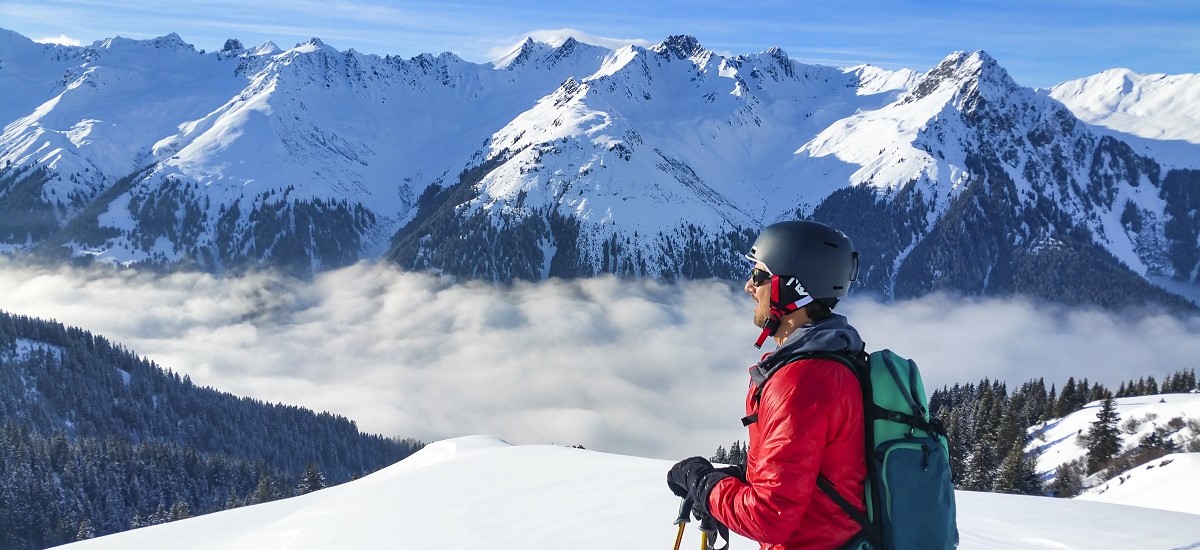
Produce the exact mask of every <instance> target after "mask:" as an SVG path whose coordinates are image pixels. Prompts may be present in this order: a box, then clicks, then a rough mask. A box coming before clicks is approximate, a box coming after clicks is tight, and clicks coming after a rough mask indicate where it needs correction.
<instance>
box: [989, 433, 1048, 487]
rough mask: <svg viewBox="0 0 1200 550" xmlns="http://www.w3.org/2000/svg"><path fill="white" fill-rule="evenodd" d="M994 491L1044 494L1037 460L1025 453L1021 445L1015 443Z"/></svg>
mask: <svg viewBox="0 0 1200 550" xmlns="http://www.w3.org/2000/svg"><path fill="white" fill-rule="evenodd" d="M992 491H994V492H997V493H1010V494H1016V495H1040V494H1042V482H1041V481H1040V480H1039V479H1038V474H1037V460H1036V459H1035V458H1032V457H1029V456H1027V455H1026V454H1025V449H1023V448H1022V446H1021V445H1013V447H1012V450H1011V451H1009V453H1008V456H1006V457H1004V462H1002V463H1000V472H999V474H998V475H997V476H996V483H995V484H994V485H993V486H992Z"/></svg>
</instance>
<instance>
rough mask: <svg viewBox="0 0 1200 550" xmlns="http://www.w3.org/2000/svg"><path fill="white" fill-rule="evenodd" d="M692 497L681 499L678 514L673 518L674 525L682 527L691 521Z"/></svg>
mask: <svg viewBox="0 0 1200 550" xmlns="http://www.w3.org/2000/svg"><path fill="white" fill-rule="evenodd" d="M692 504H693V502H692V497H683V501H682V502H680V503H679V514H678V515H676V516H675V525H683V524H685V523H687V522H689V521H691V520H692V518H691V516H692Z"/></svg>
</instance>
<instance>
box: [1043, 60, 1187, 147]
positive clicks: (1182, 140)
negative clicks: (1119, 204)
mask: <svg viewBox="0 0 1200 550" xmlns="http://www.w3.org/2000/svg"><path fill="white" fill-rule="evenodd" d="M1042 93H1045V94H1047V95H1049V96H1050V97H1052V98H1054V99H1056V100H1058V101H1061V102H1062V103H1063V104H1064V105H1066V106H1067V108H1068V109H1070V110H1071V112H1072V113H1074V114H1075V116H1077V117H1079V119H1080V120H1083V121H1084V122H1087V123H1089V124H1094V125H1096V126H1099V127H1102V128H1104V129H1107V130H1109V131H1108V132H1105V133H1108V134H1110V135H1113V136H1114V137H1117V138H1118V139H1121V140H1122V141H1125V142H1127V143H1129V144H1130V145H1131V146H1133V147H1134V148H1135V149H1136V150H1139V151H1140V152H1142V153H1143V154H1146V155H1149V156H1151V157H1154V159H1155V160H1158V161H1160V162H1164V163H1166V164H1169V165H1173V166H1180V167H1190V168H1200V74H1181V75H1165V74H1139V73H1135V72H1133V71H1131V70H1129V69H1109V70H1107V71H1104V72H1101V73H1099V74H1096V75H1092V76H1089V77H1086V78H1081V79H1078V80H1072V81H1069V82H1063V83H1062V84H1059V85H1057V86H1054V87H1052V88H1050V89H1049V90H1043V91H1042Z"/></svg>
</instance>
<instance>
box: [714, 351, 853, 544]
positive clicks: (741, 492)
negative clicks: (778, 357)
mask: <svg viewBox="0 0 1200 550" xmlns="http://www.w3.org/2000/svg"><path fill="white" fill-rule="evenodd" d="M754 391H755V388H754V386H753V384H751V387H750V392H749V394H748V395H747V396H746V414H747V415H751V414H754V413H756V412H757V413H758V421H757V422H755V423H753V424H751V425H750V426H749V430H750V444H749V451H748V452H747V456H746V482H745V483H743V482H742V481H741V480H739V479H737V478H732V477H730V478H726V479H722V480H721V481H719V482H718V483H717V484H716V485H715V486H713V489H712V492H711V493H709V500H708V503H709V511H710V512H711V513H712V515H713V516H714V517H716V518H717V519H718V520H719V521H721V523H724V524H725V525H726V526H727V527H729V529H730V530H732V531H734V532H736V533H739V534H741V535H744V536H746V537H748V538H750V539H753V540H756V541H759V542H761V543H762V548H763V549H764V550H766V549H770V550H797V549H831V548H837V547H838V546H840V545H841V544H843V543H845V542H846V541H847V540H849V539H850V537H852V536H854V534H855V533H857V532H858V531H859V525H858V523H856V522H855V521H854V520H853V519H851V518H850V516H849V515H848V514H846V512H845V511H843V510H842V509H841V508H839V507H838V505H837V503H835V502H834V501H833V500H832V499H830V498H829V495H826V494H825V493H824V492H823V491H821V490H820V489H819V488H817V474H823V475H824V476H825V477H826V478H827V479H829V481H830V482H832V483H833V486H834V487H836V488H837V490H838V493H839V494H841V495H842V496H843V497H844V498H846V499H847V500H848V501H850V502H852V503H855V504H857V505H858V506H859V508H860V509H863V505H862V502H863V482H864V479H865V478H866V475H867V467H866V458H865V453H864V452H863V445H864V443H863V437H864V436H863V404H862V390H861V389H860V388H859V384H858V380H857V379H856V378H855V376H854V373H852V372H851V371H850V369H848V368H846V366H845V365H842V364H841V363H838V362H836V361H832V360H828V359H801V360H799V361H795V362H793V363H791V364H789V365H786V366H784V367H782V368H781V369H779V370H778V371H777V372H775V374H774V375H773V376H772V377H771V379H770V381H768V382H767V383H766V384H765V385H764V387H763V391H762V395H761V397H760V399H759V402H758V403H757V404H756V403H755V402H754Z"/></svg>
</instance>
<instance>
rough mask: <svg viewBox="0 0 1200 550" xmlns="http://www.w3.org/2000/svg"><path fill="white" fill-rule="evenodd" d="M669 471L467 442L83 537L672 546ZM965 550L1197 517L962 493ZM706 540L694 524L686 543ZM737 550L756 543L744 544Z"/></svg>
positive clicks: (1135, 534)
mask: <svg viewBox="0 0 1200 550" xmlns="http://www.w3.org/2000/svg"><path fill="white" fill-rule="evenodd" d="M670 465H671V462H670V461H665V460H653V459H646V458H638V457H632V456H622V455H612V454H605V453H598V452H594V451H587V450H580V449H574V448H569V447H559V446H548V445H530V446H512V445H509V444H507V443H505V442H504V441H501V440H499V439H496V438H494V437H487V436H468V437H461V438H457V439H450V440H445V441H439V442H436V443H433V444H431V445H429V446H427V447H426V448H424V449H423V450H421V451H419V452H417V453H416V454H414V455H412V456H410V457H409V458H407V459H405V460H403V461H401V462H399V463H397V464H395V465H393V466H391V467H388V468H385V469H383V470H380V471H379V472H376V473H374V474H372V475H369V476H366V477H364V478H362V479H360V480H356V481H352V482H349V483H345V484H342V485H338V486H335V487H330V488H327V489H324V490H321V491H317V492H315V493H310V494H308V495H304V496H300V497H295V498H290V499H286V500H281V501H276V502H270V503H266V504H260V505H256V506H250V507H245V508H238V509H234V510H229V511H224V512H219V513H215V514H209V515H205V516H199V517H196V518H192V519H188V520H183V521H179V522H174V523H168V524H163V525H158V526H153V527H147V528H142V529H137V530H134V531H127V532H124V533H118V534H115V535H110V536H107V537H101V538H97V539H92V540H88V541H83V542H79V543H75V544H71V545H67V546H65V547H63V548H70V549H78V550H98V549H106V548H111V549H122V550H123V549H126V548H173V549H180V550H186V549H191V548H195V549H211V548H222V549H241V548H244V549H254V550H257V549H260V548H287V549H289V550H307V549H326V548H355V549H370V548H412V549H425V548H428V549H434V548H438V549H440V548H453V549H456V550H471V549H483V548H488V549H493V550H506V549H514V550H515V549H520V550H527V549H542V548H545V549H559V548H571V549H574V550H593V549H594V550H607V549H608V548H612V547H613V546H614V544H616V545H618V546H620V547H625V548H668V547H670V545H672V544H673V543H674V536H675V533H676V529H675V527H674V526H673V525H672V522H673V520H674V517H675V513H676V511H677V509H678V500H677V499H676V498H675V497H674V496H673V495H671V493H670V492H669V491H668V490H667V488H666V486H665V482H664V478H665V472H666V470H667V469H668V468H669V467H670ZM957 498H958V507H959V512H958V518H959V520H958V521H959V530H960V533H961V538H962V544H961V546H960V548H962V549H963V550H971V549H992V548H996V549H999V548H1006V549H1007V548H1028V549H1062V548H1079V549H1084V548H1105V549H1112V550H1117V549H1124V548H1130V549H1133V548H1139V549H1140V548H1164V549H1165V548H1181V547H1182V548H1194V547H1196V545H1200V517H1198V516H1195V515H1190V514H1183V513H1179V512H1168V511H1161V510H1153V509H1149V508H1138V507H1131V506H1123V505H1119V504H1109V503H1103V502H1082V501H1070V500H1060V499H1051V498H1041V497H1022V496H1010V495H998V494H986V493H971V492H958V493H957ZM698 543H699V534H698V532H697V531H696V529H695V528H694V524H692V525H691V526H689V528H688V529H687V531H686V532H685V538H684V543H683V544H684V547H687V548H692V547H695V546H696V545H697V544H698ZM731 547H732V548H734V549H738V550H741V549H747V548H755V547H757V544H755V543H753V542H751V541H749V540H746V539H744V538H742V537H739V536H737V535H734V537H733V541H732V546H731Z"/></svg>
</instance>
